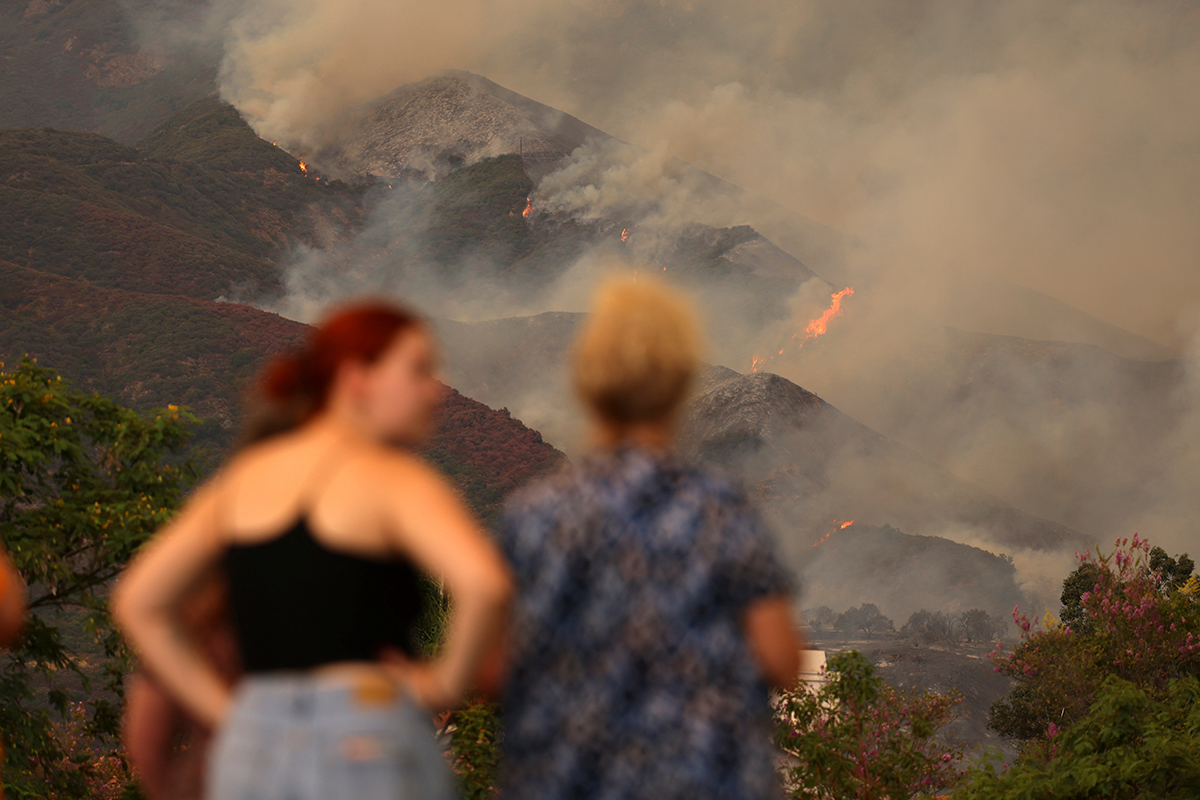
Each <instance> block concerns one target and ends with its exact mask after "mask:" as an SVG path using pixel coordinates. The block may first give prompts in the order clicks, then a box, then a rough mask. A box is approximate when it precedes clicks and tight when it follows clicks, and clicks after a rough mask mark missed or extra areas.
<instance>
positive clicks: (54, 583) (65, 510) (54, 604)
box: [0, 359, 198, 797]
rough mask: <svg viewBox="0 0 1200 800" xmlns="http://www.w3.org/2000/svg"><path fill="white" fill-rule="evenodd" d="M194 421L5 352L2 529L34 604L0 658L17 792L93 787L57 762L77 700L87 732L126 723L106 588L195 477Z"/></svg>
mask: <svg viewBox="0 0 1200 800" xmlns="http://www.w3.org/2000/svg"><path fill="white" fill-rule="evenodd" d="M195 422H196V420H195V419H194V418H193V417H191V416H190V415H189V414H187V413H186V412H184V411H181V410H180V409H178V408H175V407H173V406H169V407H168V408H167V409H164V410H162V411H156V412H148V413H142V412H138V411H134V410H132V409H128V408H124V407H122V406H120V405H118V404H116V403H114V402H112V401H111V400H107V399H105V398H102V397H99V396H97V395H89V394H86V393H83V392H79V391H77V390H75V389H73V388H71V387H70V386H69V385H68V384H67V383H65V382H64V381H63V380H62V379H61V378H60V377H59V376H58V375H56V374H55V373H54V372H53V371H51V370H49V369H45V368H43V367H41V366H39V365H38V364H37V363H36V362H34V361H31V360H28V359H23V360H22V361H21V363H20V364H19V365H18V366H17V367H16V368H15V369H12V370H9V371H4V369H3V364H0V466H2V469H0V534H2V536H3V544H4V546H5V547H6V548H7V549H8V551H9V552H10V554H11V555H12V559H13V562H14V564H15V565H16V567H17V569H18V570H19V571H20V572H21V575H22V577H23V578H24V580H25V582H26V583H27V585H28V587H29V611H30V613H29V618H28V622H27V627H26V631H25V635H24V636H23V638H22V640H21V641H20V642H19V643H18V644H17V645H16V646H15V647H14V648H13V650H12V651H11V652H10V653H9V656H8V658H7V659H6V660H5V661H4V662H3V664H2V665H0V735H2V736H3V738H4V741H5V743H6V746H7V748H8V756H7V764H8V766H7V767H6V770H5V782H6V784H7V786H8V788H9V791H10V793H11V795H12V796H14V797H25V796H38V797H46V796H55V795H57V796H73V795H74V796H79V795H80V793H81V792H83V791H86V786H87V783H88V781H89V780H90V779H91V777H92V776H90V775H89V770H88V768H87V767H84V768H82V769H79V770H74V771H68V770H63V769H60V768H58V766H59V765H61V764H62V763H64V758H69V756H70V755H71V754H69V753H65V752H64V747H63V743H62V742H63V737H62V736H61V735H60V734H59V731H61V728H62V725H63V724H64V723H66V722H67V717H68V713H70V715H71V724H72V725H73V726H74V729H77V730H78V731H80V732H81V735H83V736H86V737H87V738H88V739H90V740H93V741H97V742H104V741H110V740H111V739H112V737H113V736H114V735H115V734H116V733H117V730H118V725H119V719H120V707H119V706H120V698H121V694H122V692H121V689H122V681H123V678H124V676H125V674H126V673H127V672H128V667H129V663H128V658H129V657H128V653H127V651H126V649H125V647H124V644H123V642H122V640H121V638H120V636H119V635H118V634H117V632H116V631H115V629H114V628H113V626H112V624H111V621H110V619H109V616H108V612H107V608H106V598H105V595H106V594H107V591H108V587H109V584H110V583H111V581H112V579H113V578H114V577H115V576H116V575H117V574H118V573H119V572H120V570H121V569H122V568H123V567H124V565H125V564H126V563H127V562H128V560H129V558H130V557H131V556H132V555H133V553H134V552H135V551H136V550H137V548H138V547H139V546H140V545H141V544H142V543H143V542H144V541H145V540H146V539H147V538H148V537H149V536H150V534H151V533H152V532H153V531H154V530H155V529H156V528H158V527H159V526H160V525H161V524H162V523H163V522H165V521H166V520H167V519H168V518H169V517H170V515H171V513H172V512H173V511H174V509H175V508H176V507H177V505H178V504H179V502H180V500H181V499H182V497H183V494H184V492H185V491H186V490H187V489H188V487H189V486H191V485H192V483H193V482H194V481H195V480H196V478H197V476H198V472H197V469H196V467H195V465H194V464H193V463H192V462H191V461H190V460H183V459H181V458H180V453H181V452H182V451H183V449H184V447H185V446H186V445H187V443H188V440H189V437H190V435H191V432H192V430H193V429H194V427H195ZM72 701H77V702H81V703H82V705H79V706H72V705H71V704H72ZM56 718H57V719H58V720H59V722H58V723H57V724H56V722H55V719H56Z"/></svg>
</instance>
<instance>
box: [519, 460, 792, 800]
mask: <svg viewBox="0 0 1200 800" xmlns="http://www.w3.org/2000/svg"><path fill="white" fill-rule="evenodd" d="M500 544H501V547H502V549H504V550H505V552H506V554H507V555H508V557H509V559H510V563H511V564H512V566H513V570H514V573H515V575H516V578H517V585H518V586H519V587H520V591H519V595H518V601H517V605H516V608H515V613H514V619H513V629H512V630H513V633H512V635H513V643H512V663H511V667H510V673H509V679H508V682H507V686H506V691H505V701H506V704H507V714H506V719H505V740H506V762H507V763H506V764H505V767H504V768H505V770H506V771H507V779H506V785H507V786H511V787H519V788H520V790H521V794H522V796H538V797H588V796H596V797H599V796H606V797H607V796H611V797H653V798H657V800H663V799H664V798H669V797H687V798H691V799H692V800H697V798H703V797H729V798H736V797H767V796H771V795H772V794H774V793H775V789H774V783H775V779H774V777H773V772H772V764H771V758H772V751H771V748H770V743H769V741H770V720H769V709H768V706H767V687H766V685H765V683H764V682H763V680H762V676H761V673H760V671H759V669H758V667H757V665H756V663H755V661H754V658H753V656H752V655H751V653H750V652H749V650H748V648H747V646H746V643H745V638H744V636H743V632H742V628H741V619H740V614H741V612H742V611H743V610H744V609H745V608H746V607H747V605H748V604H749V603H751V602H753V601H754V600H756V599H758V598H761V597H764V596H773V595H782V594H787V593H788V592H789V591H790V589H791V580H790V578H789V576H788V574H787V572H786V571H785V570H784V569H783V568H782V567H781V566H780V564H779V563H778V562H777V560H776V558H775V553H774V549H773V547H772V546H771V542H770V539H769V536H768V534H767V532H766V531H765V530H764V529H763V527H762V526H761V523H759V521H758V519H757V517H756V516H755V515H754V514H753V513H752V512H751V511H750V510H749V508H748V507H747V505H746V503H745V501H744V499H743V498H742V497H741V495H740V494H739V493H738V492H737V491H736V490H735V489H734V488H733V487H732V486H731V485H730V484H729V483H728V482H727V481H725V480H724V479H721V478H718V477H715V476H712V475H709V474H706V473H703V472H700V471H697V470H694V469H689V468H687V467H684V466H681V465H680V464H678V463H676V462H674V461H673V460H671V459H669V458H663V457H660V456H656V455H653V454H651V453H650V452H648V451H646V450H643V449H638V448H623V449H620V450H617V451H616V452H614V453H612V454H610V455H607V456H604V457H600V458H596V459H592V460H590V461H588V462H586V463H585V464H584V465H583V466H581V467H580V468H578V469H577V470H575V471H571V472H565V473H563V474H561V475H559V476H556V477H555V478H553V479H551V480H548V481H546V482H545V483H544V484H542V485H540V486H537V487H534V488H533V489H531V490H529V491H527V492H525V493H523V494H522V495H521V496H520V497H519V498H518V499H517V500H516V501H514V502H513V503H512V504H511V507H510V510H509V512H508V514H507V515H506V518H505V522H504V524H503V525H502V528H501V531H500ZM567 764H570V765H572V769H569V770H567V769H564V768H563V767H564V765H567Z"/></svg>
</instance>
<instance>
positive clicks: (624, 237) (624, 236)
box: [621, 228, 629, 242]
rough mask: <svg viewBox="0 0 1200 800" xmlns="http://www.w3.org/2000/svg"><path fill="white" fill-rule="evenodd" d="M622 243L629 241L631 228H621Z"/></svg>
mask: <svg viewBox="0 0 1200 800" xmlns="http://www.w3.org/2000/svg"><path fill="white" fill-rule="evenodd" d="M621 241H622V242H628V241H629V228H621Z"/></svg>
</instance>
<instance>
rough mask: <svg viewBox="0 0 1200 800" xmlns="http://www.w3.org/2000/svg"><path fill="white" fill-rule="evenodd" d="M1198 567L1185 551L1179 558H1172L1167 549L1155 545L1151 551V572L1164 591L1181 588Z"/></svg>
mask: <svg viewBox="0 0 1200 800" xmlns="http://www.w3.org/2000/svg"><path fill="white" fill-rule="evenodd" d="M1195 568H1196V564H1195V562H1193V561H1192V560H1191V559H1190V558H1188V554H1187V553H1183V554H1182V555H1180V556H1179V557H1178V558H1171V557H1170V556H1169V555H1167V551H1166V550H1163V549H1162V548H1161V547H1155V548H1154V549H1153V550H1151V551H1150V573H1151V575H1152V576H1153V577H1154V580H1155V582H1156V583H1157V584H1158V586H1159V589H1161V590H1162V591H1163V592H1164V593H1169V592H1171V591H1173V590H1176V589H1179V588H1181V587H1182V586H1183V585H1184V584H1186V583H1187V582H1188V579H1189V578H1191V577H1192V571H1193V570H1194V569H1195Z"/></svg>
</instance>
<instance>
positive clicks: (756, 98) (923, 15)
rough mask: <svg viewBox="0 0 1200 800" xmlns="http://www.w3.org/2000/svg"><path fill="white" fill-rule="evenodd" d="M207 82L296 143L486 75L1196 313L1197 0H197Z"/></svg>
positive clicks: (1152, 320) (874, 219)
mask: <svg viewBox="0 0 1200 800" xmlns="http://www.w3.org/2000/svg"><path fill="white" fill-rule="evenodd" d="M213 9H214V11H213V15H212V17H211V21H210V24H211V26H212V28H211V29H212V30H214V31H217V32H218V33H219V35H221V36H222V37H223V38H224V40H225V44H226V52H227V57H226V60H225V63H224V68H223V73H222V74H223V78H222V91H223V94H224V95H225V96H226V97H227V98H228V99H230V100H231V101H232V102H234V104H235V105H237V106H238V107H239V108H240V109H241V110H242V111H243V112H244V113H245V114H246V115H247V117H248V118H250V119H251V121H252V122H253V123H254V124H255V125H256V127H257V128H258V130H259V131H260V132H261V133H262V134H263V135H264V136H266V137H267V138H270V139H272V140H280V141H281V143H283V142H287V143H288V144H289V146H291V147H293V148H296V149H300V150H303V149H304V148H305V147H311V146H312V145H314V144H315V143H316V142H319V141H320V138H321V136H322V132H323V129H324V128H325V127H326V125H327V124H328V123H329V121H331V120H336V119H337V118H338V115H339V113H340V112H342V111H344V110H347V109H349V108H352V107H353V106H355V105H358V104H361V103H363V102H366V101H369V100H371V99H372V98H374V97H376V96H378V95H380V94H382V93H384V92H387V91H389V90H390V89H392V88H394V87H395V86H397V85H400V84H402V83H405V82H409V81H412V80H417V79H420V78H424V77H427V76H428V75H430V74H432V73H434V72H436V71H438V70H440V69H443V68H463V69H469V70H473V71H477V72H480V73H482V74H484V75H486V76H487V77H490V78H492V79H493V80H496V81H498V82H499V83H501V84H503V85H506V86H509V87H510V88H512V89H515V90H516V91H519V92H522V93H524V94H527V95H529V96H531V97H533V98H535V99H538V100H541V101H543V102H546V103H549V104H551V105H554V106H556V107H559V108H562V109H564V110H566V111H569V112H570V113H573V114H575V115H577V116H579V117H581V118H582V119H584V120H585V121H587V122H590V123H592V124H594V125H596V126H598V127H600V128H602V129H604V130H607V131H609V132H611V133H613V134H615V135H617V136H620V137H622V138H625V139H627V140H630V141H633V142H636V143H638V144H641V145H644V146H646V147H648V148H651V149H653V150H656V151H661V152H664V153H667V154H671V155H677V156H679V157H681V158H684V159H686V160H688V161H691V162H692V163H695V164H696V165H698V166H700V167H702V168H704V169H706V170H709V171H711V172H713V173H715V174H717V175H719V176H721V177H723V178H726V179H728V180H730V181H732V182H734V183H737V184H739V185H741V186H743V187H745V188H747V189H749V190H751V191H754V192H758V193H761V194H763V195H765V196H767V197H770V198H772V199H774V200H776V201H778V202H780V203H782V204H784V205H787V206H789V207H791V208H793V209H796V210H798V211H800V212H802V213H804V214H805V215H807V216H809V217H811V218H813V219H815V220H818V221H820V222H823V223H826V224H828V225H831V226H834V227H837V228H839V229H842V230H844V231H848V232H851V233H853V234H855V235H856V236H859V237H862V240H863V241H864V242H865V243H866V245H867V248H868V249H867V251H866V252H867V254H868V255H867V258H869V259H870V260H872V261H873V262H877V263H878V264H879V265H880V268H881V269H887V270H891V271H893V272H897V273H900V274H908V275H912V276H913V277H914V279H917V280H925V281H928V280H931V279H932V280H934V281H936V280H937V278H938V276H939V275H941V274H942V273H943V272H946V271H950V272H959V271H963V272H968V273H983V274H999V275H1002V276H1004V277H1006V278H1008V279H1010V280H1013V281H1015V282H1017V283H1020V284H1023V285H1026V286H1030V287H1032V288H1036V289H1038V290H1041V291H1044V292H1047V293H1049V294H1051V295H1053V296H1055V297H1057V298H1059V299H1062V300H1064V301H1066V302H1069V303H1071V304H1073V305H1076V306H1078V307H1079V308H1081V309H1083V310H1085V311H1088V312H1091V313H1093V314H1096V315H1098V316H1101V317H1102V318H1104V319H1106V320H1108V321H1111V322H1113V323H1115V324H1118V325H1121V326H1123V327H1126V328H1128V329H1130V330H1132V331H1135V332H1137V333H1140V334H1142V335H1145V336H1147V337H1150V338H1153V339H1155V340H1157V341H1159V342H1162V343H1166V344H1170V345H1172V346H1174V347H1176V348H1181V347H1182V346H1183V345H1184V343H1185V341H1186V340H1187V338H1188V336H1189V333H1190V331H1191V328H1189V327H1188V326H1189V325H1191V326H1193V327H1194V325H1195V323H1196V320H1197V316H1198V315H1200V225H1198V224H1197V222H1196V221H1197V219H1198V218H1200V91H1197V89H1196V87H1197V86H1200V11H1198V4H1197V3H1196V2H1159V3H1147V2H1133V1H1132V0H1087V2H1056V3H1045V2H1039V1H1038V0H1013V1H1011V2H995V0H929V1H928V2H917V1H916V0H908V2H895V1H894V0H888V1H881V2H868V3H844V2H809V1H807V0H758V1H757V2H755V3H751V4H744V3H734V2H730V1H729V0H654V1H652V2H645V1H639V0H593V1H592V2H582V1H581V0H554V2H550V0H519V1H518V0H497V1H496V2H482V1H481V0H449V1H448V2H442V3H416V2H396V0H336V2H331V1H330V0H216V3H215V5H214V6H213Z"/></svg>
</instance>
